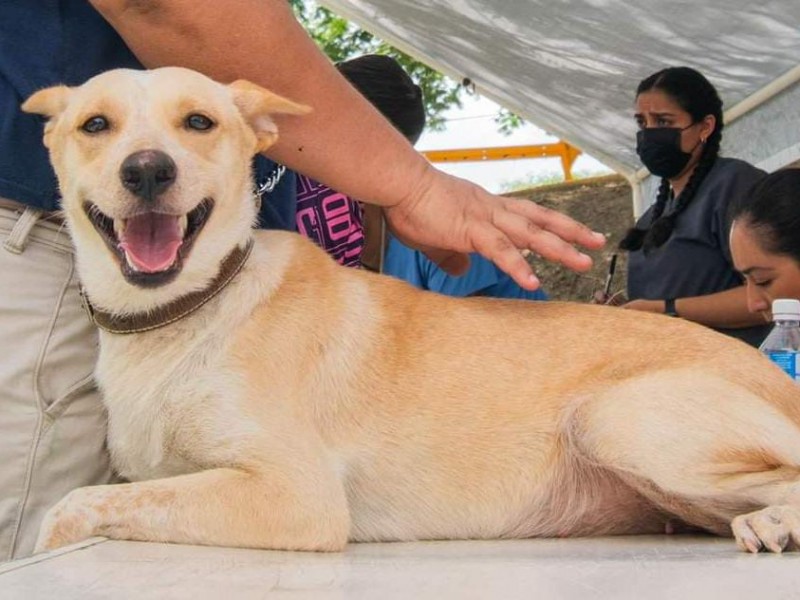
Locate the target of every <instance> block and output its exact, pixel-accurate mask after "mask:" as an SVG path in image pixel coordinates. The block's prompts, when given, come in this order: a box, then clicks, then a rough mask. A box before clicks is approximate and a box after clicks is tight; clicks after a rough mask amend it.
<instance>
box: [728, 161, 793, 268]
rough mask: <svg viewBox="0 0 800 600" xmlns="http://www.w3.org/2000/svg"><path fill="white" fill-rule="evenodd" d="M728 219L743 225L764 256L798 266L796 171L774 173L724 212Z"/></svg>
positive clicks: (787, 170)
mask: <svg viewBox="0 0 800 600" xmlns="http://www.w3.org/2000/svg"><path fill="white" fill-rule="evenodd" d="M728 219H729V221H731V222H733V221H734V220H737V219H738V220H740V221H742V222H743V223H746V224H747V226H748V227H750V228H751V229H752V230H753V231H754V232H755V233H756V235H757V236H758V240H759V243H760V244H761V246H762V247H763V248H764V250H766V251H767V252H770V253H772V254H783V255H786V256H789V257H791V258H793V259H794V260H796V261H797V262H800V169H796V168H790V169H782V170H780V171H775V172H774V173H771V174H769V175H767V176H766V177H764V178H763V179H761V180H760V181H759V182H758V183H756V184H755V185H754V186H753V188H752V189H751V190H750V193H749V194H742V195H741V196H740V197H739V198H738V199H737V200H736V201H735V202H734V203H733V204H731V206H730V207H729V208H728Z"/></svg>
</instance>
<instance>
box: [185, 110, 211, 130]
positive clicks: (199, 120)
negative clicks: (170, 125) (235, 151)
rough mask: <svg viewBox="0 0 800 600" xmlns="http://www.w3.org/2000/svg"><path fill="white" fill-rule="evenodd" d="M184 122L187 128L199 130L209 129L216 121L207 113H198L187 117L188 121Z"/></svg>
mask: <svg viewBox="0 0 800 600" xmlns="http://www.w3.org/2000/svg"><path fill="white" fill-rule="evenodd" d="M184 123H185V125H186V127H187V129H195V130H197V131H207V130H209V129H211V128H212V127H214V121H212V120H211V119H209V118H208V117H207V116H205V115H200V114H197V113H195V114H192V115H189V116H188V117H186V121H185V122H184Z"/></svg>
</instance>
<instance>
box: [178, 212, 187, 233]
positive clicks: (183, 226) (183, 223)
mask: <svg viewBox="0 0 800 600" xmlns="http://www.w3.org/2000/svg"><path fill="white" fill-rule="evenodd" d="M188 226H189V216H188V215H183V216H182V217H181V218H180V220H178V227H180V232H181V236H183V235H185V234H186V228H187V227H188Z"/></svg>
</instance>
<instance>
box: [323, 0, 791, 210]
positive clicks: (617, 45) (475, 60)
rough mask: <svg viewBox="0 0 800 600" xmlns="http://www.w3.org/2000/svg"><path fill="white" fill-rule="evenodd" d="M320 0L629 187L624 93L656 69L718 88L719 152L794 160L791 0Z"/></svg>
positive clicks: (775, 161)
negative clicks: (689, 74) (703, 79)
mask: <svg viewBox="0 0 800 600" xmlns="http://www.w3.org/2000/svg"><path fill="white" fill-rule="evenodd" d="M322 4H324V5H326V6H328V7H329V8H330V9H331V10H333V11H335V12H336V13H338V14H340V15H342V16H344V17H346V18H348V19H350V20H352V21H353V22H355V23H357V24H359V25H360V26H362V27H363V28H364V29H367V30H368V31H371V32H373V33H374V34H375V35H377V36H378V37H380V38H382V39H384V40H386V41H387V42H389V43H391V44H393V45H395V46H396V47H398V48H399V49H401V50H403V51H405V52H407V53H408V54H410V55H411V56H414V57H415V58H417V59H419V60H421V61H422V62H425V63H426V64H428V65H430V66H431V67H433V68H435V69H438V70H440V71H442V72H443V73H446V74H448V75H450V76H451V77H454V78H456V79H458V80H461V79H463V78H469V79H470V80H471V81H472V82H474V84H475V85H476V88H477V90H478V91H479V92H480V93H481V94H482V95H484V96H486V97H488V98H491V99H492V100H494V101H496V102H497V103H498V104H501V105H502V106H505V107H506V108H508V109H510V110H512V111H514V112H516V113H517V114H519V115H521V116H522V117H524V118H526V119H527V120H529V121H530V122H531V123H534V124H535V125H537V126H539V127H541V128H543V129H545V130H547V131H549V132H550V133H552V134H554V135H557V136H559V137H561V138H562V139H564V140H566V141H568V142H569V143H571V144H573V145H575V146H577V147H579V148H580V149H581V150H583V151H584V152H586V153H588V154H591V155H592V156H595V157H596V158H597V159H599V160H600V161H602V162H604V163H606V164H607V165H608V166H609V167H611V168H613V169H615V170H616V171H618V172H619V173H621V174H623V175H625V176H626V177H628V178H629V179H630V180H631V181H632V182H633V183H638V182H639V181H640V180H641V179H644V175H646V172H641V171H640V163H639V161H638V158H637V156H636V153H635V151H634V135H635V124H634V121H633V118H632V115H633V100H634V92H635V89H636V86H637V84H638V82H639V81H640V80H641V79H643V78H644V77H646V76H647V75H650V74H651V73H653V72H655V71H657V70H659V69H661V68H663V67H665V66H677V65H688V66H692V67H694V68H696V69H698V70H700V71H701V72H703V73H704V74H705V75H706V76H707V77H708V78H709V79H710V80H711V82H712V83H713V84H714V85H715V86H716V87H717V89H718V90H719V92H720V95H721V96H722V98H723V101H724V104H725V109H726V123H727V128H726V131H725V134H724V136H723V152H724V153H725V154H727V155H728V156H737V157H740V158H743V159H745V160H748V161H750V162H753V163H754V164H757V165H759V166H762V167H763V168H765V169H767V170H772V169H775V168H778V167H780V166H783V165H785V164H788V163H790V162H792V161H794V160H797V159H799V158H800V83H798V82H800V0H762V2H758V3H757V2H754V1H753V0H704V1H699V2H698V1H686V0H323V1H322ZM637 172H638V174H637ZM646 187H647V182H645V188H646ZM636 188H638V186H636V187H635V190H636V191H639V190H637V189H636ZM648 195H649V194H648ZM636 196H639V194H636ZM636 208H637V212H638V211H639V210H640V209H641V204H640V203H637V207H636Z"/></svg>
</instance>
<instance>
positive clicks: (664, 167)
mask: <svg viewBox="0 0 800 600" xmlns="http://www.w3.org/2000/svg"><path fill="white" fill-rule="evenodd" d="M692 125H695V123H692ZM692 125H688V126H686V127H684V128H683V129H681V128H679V127H653V128H650V129H640V130H639V131H638V132H636V154H638V155H639V159H640V160H641V161H642V164H644V166H645V167H647V170H648V171H650V172H651V173H652V174H653V175H656V176H658V177H666V178H667V179H671V178H673V177H675V176H676V175H678V174H679V173H680V172H681V171H683V170H684V169H685V168H686V165H687V164H689V160H690V159H691V158H692V154H691V153H690V152H684V151H683V150H681V132H682V131H684V130H686V129H689V127H692Z"/></svg>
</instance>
